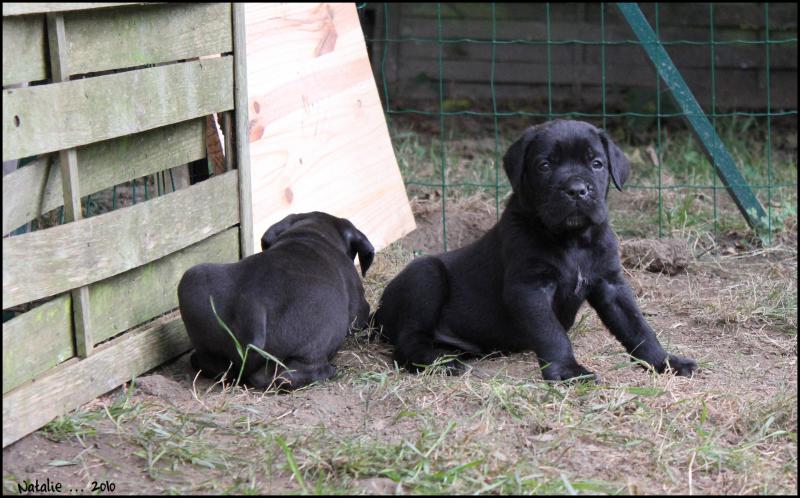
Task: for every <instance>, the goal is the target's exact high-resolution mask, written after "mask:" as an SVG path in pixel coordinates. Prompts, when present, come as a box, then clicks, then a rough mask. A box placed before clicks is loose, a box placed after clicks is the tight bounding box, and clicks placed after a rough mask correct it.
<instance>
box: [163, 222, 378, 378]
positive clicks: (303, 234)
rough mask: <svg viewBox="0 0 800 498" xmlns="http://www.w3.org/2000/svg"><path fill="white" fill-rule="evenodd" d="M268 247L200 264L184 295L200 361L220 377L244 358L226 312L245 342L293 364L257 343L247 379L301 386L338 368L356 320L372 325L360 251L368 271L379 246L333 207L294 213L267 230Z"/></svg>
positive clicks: (186, 279) (181, 288) (185, 282)
mask: <svg viewBox="0 0 800 498" xmlns="http://www.w3.org/2000/svg"><path fill="white" fill-rule="evenodd" d="M261 248H262V249H263V252H260V253H258V254H254V255H252V256H249V257H247V258H244V259H243V260H241V261H239V262H237V263H230V264H208V263H206V264H200V265H196V266H193V267H192V268H190V269H189V270H188V271H187V272H186V273H185V274H184V275H183V278H181V281H180V283H179V284H178V302H179V303H180V309H181V316H182V317H183V322H184V323H185V324H186V331H187V332H188V334H189V338H190V339H191V341H192V345H193V346H194V348H195V352H194V354H193V355H192V357H191V362H192V366H193V367H194V368H196V369H201V370H202V372H203V374H205V375H207V376H209V377H215V376H217V375H219V374H220V373H222V372H225V371H226V370H227V369H228V368H229V366H230V363H231V362H232V363H233V366H234V367H233V368H232V369H231V371H232V373H233V375H234V376H235V375H238V372H239V370H240V368H241V365H242V362H241V359H240V358H239V355H238V353H237V351H236V346H235V345H234V342H233V340H232V339H231V337H230V336H229V335H228V333H227V332H226V331H225V330H224V329H223V328H222V327H221V326H220V325H219V323H218V322H217V320H216V318H215V317H214V314H213V313H212V310H211V305H210V303H209V296H212V297H213V299H214V307H215V309H216V311H217V314H218V315H219V317H220V318H221V319H222V320H223V321H224V322H225V323H226V324H227V325H228V327H229V328H230V329H231V331H232V332H233V333H234V335H235V336H236V339H237V340H238V341H239V343H240V344H241V347H242V348H243V349H244V348H245V347H246V346H247V345H248V344H253V345H254V346H257V347H258V348H261V349H263V350H264V351H266V352H267V353H269V354H271V355H273V356H274V357H276V358H277V359H278V360H280V361H281V362H282V363H283V364H284V365H286V367H287V369H288V370H284V369H283V368H280V367H278V366H277V365H276V364H275V363H274V362H272V361H269V362H268V361H266V360H265V359H264V358H263V357H262V356H261V355H259V354H257V353H256V352H255V351H251V352H250V353H249V354H248V356H247V362H246V363H247V364H246V366H245V369H244V372H243V378H244V379H245V381H246V382H247V383H248V384H250V385H252V386H255V387H257V388H264V387H268V386H269V385H270V384H271V383H272V382H273V379H276V380H277V382H276V386H277V387H279V388H282V389H296V388H298V387H302V386H304V385H306V384H309V383H311V382H314V381H316V380H322V379H328V378H330V377H332V376H333V375H334V374H335V373H336V369H335V368H334V367H333V365H331V363H330V362H331V360H332V359H333V357H334V355H335V354H336V351H337V350H338V349H339V346H340V345H341V343H342V341H343V340H344V337H345V335H346V334H347V332H348V330H349V329H350V327H351V326H355V327H357V328H362V327H364V326H366V325H367V321H368V319H369V304H367V301H366V300H365V299H364V287H363V286H362V284H361V280H360V279H359V277H358V273H357V272H356V269H355V266H354V265H353V259H354V258H355V256H356V254H358V260H359V263H360V265H361V273H362V275H365V274H366V273H367V269H368V268H369V266H370V264H372V258H373V257H374V255H375V250H374V249H373V247H372V244H370V242H369V240H367V237H366V236H365V235H364V234H363V233H361V232H360V231H359V230H358V229H356V227H354V226H353V224H352V223H350V222H349V221H348V220H346V219H343V218H337V217H335V216H331V215H329V214H326V213H321V212H313V213H303V214H290V215H289V216H287V217H286V218H284V219H283V220H282V221H280V222H278V223H276V224H275V225H272V226H271V227H270V228H269V230H267V232H266V233H265V234H264V236H263V237H262V238H261Z"/></svg>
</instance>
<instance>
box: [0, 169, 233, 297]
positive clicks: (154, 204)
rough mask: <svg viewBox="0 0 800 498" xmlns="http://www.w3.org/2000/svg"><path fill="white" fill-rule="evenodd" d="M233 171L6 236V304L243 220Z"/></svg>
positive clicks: (110, 272)
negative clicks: (97, 212)
mask: <svg viewBox="0 0 800 498" xmlns="http://www.w3.org/2000/svg"><path fill="white" fill-rule="evenodd" d="M237 182H238V174H237V172H236V171H229V172H227V173H225V174H224V175H220V176H216V177H213V178H211V179H209V180H206V181H204V182H201V183H198V184H195V185H193V186H191V187H189V188H187V189H184V190H179V191H177V192H173V193H170V194H167V195H164V196H161V197H158V198H156V199H152V200H150V201H148V202H144V203H140V204H136V205H134V206H130V207H126V208H123V209H118V210H116V211H111V212H109V213H105V214H101V215H99V216H94V217H92V218H86V219H84V220H80V221H76V222H73V223H68V224H66V225H59V226H56V227H52V228H48V229H46V230H39V231H36V232H31V233H26V234H24V235H18V236H16V237H6V238H4V239H3V308H4V309H5V308H8V307H10V306H14V305H17V304H20V303H25V302H28V301H32V300H35V299H39V298H42V297H46V296H51V295H54V294H58V293H60V292H64V291H66V290H70V289H75V288H78V287H81V286H83V285H87V284H90V283H93V282H96V281H98V280H102V279H105V278H109V277H112V276H114V275H117V274H120V273H122V272H124V271H127V270H130V269H131V268H136V267H137V266H141V265H143V264H145V263H149V262H150V261H154V260H156V259H158V258H161V257H164V256H166V255H167V254H170V253H172V252H175V251H177V250H180V249H182V248H184V247H187V246H189V245H191V244H194V243H195V242H198V241H200V240H202V239H204V238H207V237H209V236H211V235H213V234H215V233H218V232H221V231H222V230H224V229H226V228H228V227H230V226H233V225H234V224H236V223H238V222H239V205H238V204H239V203H238V195H237V190H238V189H237Z"/></svg>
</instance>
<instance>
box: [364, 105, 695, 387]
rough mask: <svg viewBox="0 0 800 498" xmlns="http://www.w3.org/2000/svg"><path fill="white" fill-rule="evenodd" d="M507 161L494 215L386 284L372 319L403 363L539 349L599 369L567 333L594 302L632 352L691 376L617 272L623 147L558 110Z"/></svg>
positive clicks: (558, 360) (548, 364) (576, 367)
mask: <svg viewBox="0 0 800 498" xmlns="http://www.w3.org/2000/svg"><path fill="white" fill-rule="evenodd" d="M503 167H504V169H505V172H506V174H507V175H508V178H509V180H510V182H511V186H512V189H513V193H512V195H511V197H510V199H509V201H508V205H507V207H506V209H505V211H504V212H503V214H502V216H501V219H500V220H499V221H498V222H497V224H496V225H495V226H494V227H493V228H492V229H491V230H489V231H488V232H487V233H486V234H485V235H484V236H483V237H481V238H480V239H478V240H477V241H475V242H473V243H472V244H470V245H467V246H465V247H463V248H460V249H457V250H454V251H449V252H445V253H443V254H439V255H436V256H426V257H421V258H418V259H415V260H414V261H412V262H411V263H410V264H409V265H408V266H407V267H406V268H404V269H403V271H401V272H400V273H399V274H398V275H397V276H396V277H395V278H394V279H393V280H392V281H391V282H390V283H389V285H388V286H387V287H386V289H385V290H384V292H383V295H382V296H381V299H380V303H379V305H378V310H377V311H376V313H375V323H376V325H378V326H382V335H383V337H385V338H387V339H388V340H389V341H390V342H391V343H392V344H393V345H394V359H395V360H396V361H397V362H398V364H400V365H402V366H404V367H406V368H407V369H408V370H410V371H412V372H414V371H419V370H420V369H421V368H424V367H425V366H426V365H431V364H433V363H434V362H435V361H436V360H437V359H439V358H440V357H442V356H443V355H446V354H452V353H454V352H455V353H467V354H470V355H472V354H485V353H489V352H492V351H505V352H514V351H526V350H532V351H534V352H535V353H536V355H537V357H538V360H539V364H540V367H541V369H542V376H543V377H544V379H546V380H567V379H571V378H574V377H581V376H586V375H589V376H591V377H590V378H592V377H593V378H595V379H596V376H595V375H594V374H593V373H592V372H590V371H588V370H587V369H586V368H584V367H583V366H581V365H580V364H578V362H577V361H576V359H575V356H574V355H573V351H572V345H571V343H570V341H569V338H568V337H567V331H568V330H569V328H570V327H572V325H573V323H574V321H575V316H576V314H577V312H578V308H579V307H580V306H581V304H582V303H583V302H584V301H588V302H589V304H590V305H591V306H592V307H593V308H594V309H595V310H596V311H597V314H598V315H599V316H600V319H601V320H602V322H603V324H605V326H606V327H607V328H608V329H609V330H610V331H611V333H612V334H613V335H614V336H615V337H616V338H617V339H618V340H619V341H620V342H621V343H622V345H623V346H624V347H625V349H626V350H627V351H628V353H629V354H630V355H631V356H632V357H633V358H635V359H638V360H641V361H642V362H644V363H646V364H649V365H651V366H652V367H654V368H655V369H656V370H657V371H658V372H664V371H665V370H666V369H667V367H670V368H671V369H673V370H674V372H675V373H677V374H678V375H685V376H690V375H692V372H694V371H695V370H696V369H697V364H696V363H695V362H694V361H693V360H691V359H687V358H681V357H679V356H675V355H672V354H668V353H667V352H666V351H664V349H663V348H662V347H661V344H659V342H658V339H657V338H656V335H655V333H654V332H653V330H652V329H651V328H650V326H649V325H648V324H647V322H646V321H645V320H644V318H643V317H642V313H641V311H640V310H639V307H638V305H637V304H636V301H635V299H634V295H633V293H632V292H631V289H630V287H629V286H628V284H627V282H626V281H625V279H624V277H623V274H622V267H621V265H620V260H619V254H618V250H617V245H618V243H617V239H616V237H615V235H614V233H613V232H612V230H611V227H610V226H609V224H608V211H607V208H606V200H605V199H606V196H607V195H608V190H609V185H610V184H611V183H612V182H613V184H614V185H615V186H616V188H617V189H618V190H621V189H622V185H623V184H624V183H625V180H626V179H627V178H628V173H629V171H630V165H629V163H628V160H627V159H626V158H625V156H624V155H623V153H622V151H621V150H620V149H619V148H618V147H617V146H616V145H615V144H614V143H613V142H612V141H611V139H610V138H609V137H608V136H607V135H606V134H605V133H604V132H603V131H600V130H598V129H597V128H595V127H594V126H592V125H591V124H589V123H585V122H581V121H566V120H556V121H549V122H546V123H543V124H541V125H538V126H533V127H530V128H528V129H527V130H525V132H524V134H523V135H522V137H521V138H520V139H519V140H517V141H516V142H515V143H514V144H513V145H512V146H511V147H510V148H509V149H508V151H507V152H506V154H505V156H504V157H503ZM440 361H441V360H440ZM444 365H445V366H446V368H447V369H448V371H449V372H450V373H458V372H459V371H461V370H462V369H463V367H462V366H461V365H460V364H459V363H458V362H457V361H456V360H450V361H449V362H445V363H444Z"/></svg>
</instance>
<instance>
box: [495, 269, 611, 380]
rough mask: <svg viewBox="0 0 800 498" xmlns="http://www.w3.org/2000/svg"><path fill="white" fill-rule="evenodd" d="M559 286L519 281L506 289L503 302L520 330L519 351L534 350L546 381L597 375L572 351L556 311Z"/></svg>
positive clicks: (594, 376)
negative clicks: (556, 292)
mask: <svg viewBox="0 0 800 498" xmlns="http://www.w3.org/2000/svg"><path fill="white" fill-rule="evenodd" d="M555 290H556V285H555V283H552V282H535V283H533V284H530V283H527V284H523V283H520V282H518V281H517V282H515V283H514V284H511V285H507V286H506V287H505V288H504V289H503V301H504V302H505V305H506V307H507V309H508V312H509V314H510V316H511V317H512V320H513V322H514V324H515V325H516V327H517V329H518V330H519V332H520V333H521V336H520V337H519V341H520V342H519V344H518V347H519V349H532V350H533V351H534V352H535V353H536V356H537V357H538V359H539V365H540V367H541V369H542V377H543V378H544V379H545V380H568V379H572V378H575V377H581V376H588V375H590V376H592V377H593V378H594V380H595V381H597V376H596V375H595V374H594V373H593V372H590V371H589V370H587V369H586V368H584V367H583V366H581V365H580V364H579V363H578V361H577V360H576V359H575V355H574V354H573V352H572V344H570V342H569V338H568V337H567V332H566V330H564V327H563V326H562V325H561V323H560V322H559V321H558V318H557V317H556V314H555V312H554V311H553V297H554V294H555Z"/></svg>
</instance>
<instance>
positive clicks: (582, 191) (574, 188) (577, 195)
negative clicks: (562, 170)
mask: <svg viewBox="0 0 800 498" xmlns="http://www.w3.org/2000/svg"><path fill="white" fill-rule="evenodd" d="M564 192H565V193H566V194H567V195H568V196H570V197H571V198H573V199H575V200H577V199H585V198H586V196H587V195H589V189H588V188H587V187H586V183H584V182H583V180H579V179H575V180H572V181H570V182H569V183H568V184H567V186H566V188H565V189H564Z"/></svg>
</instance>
